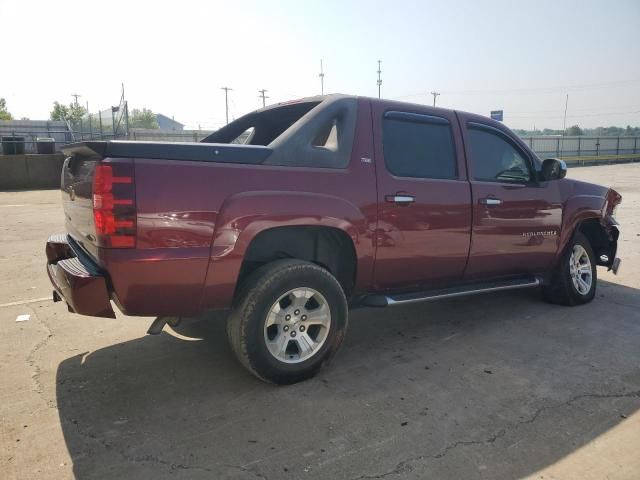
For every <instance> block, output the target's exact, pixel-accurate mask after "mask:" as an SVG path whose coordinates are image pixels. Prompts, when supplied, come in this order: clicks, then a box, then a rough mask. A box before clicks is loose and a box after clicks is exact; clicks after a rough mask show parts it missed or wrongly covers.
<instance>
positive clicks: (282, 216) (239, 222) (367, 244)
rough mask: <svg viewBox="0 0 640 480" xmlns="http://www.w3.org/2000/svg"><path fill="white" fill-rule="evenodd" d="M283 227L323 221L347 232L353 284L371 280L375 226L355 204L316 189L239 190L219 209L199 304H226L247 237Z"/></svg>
mask: <svg viewBox="0 0 640 480" xmlns="http://www.w3.org/2000/svg"><path fill="white" fill-rule="evenodd" d="M287 226H325V227H333V228H338V229H340V230H342V231H344V232H346V233H347V235H349V237H350V238H351V239H352V241H353V245H354V247H355V251H356V258H357V261H358V268H357V278H356V286H358V287H360V286H363V285H366V284H367V283H368V282H369V281H370V279H371V274H372V268H373V253H374V248H373V228H372V226H370V225H368V224H367V221H366V218H365V216H364V215H363V213H362V212H361V211H360V209H359V208H358V207H356V206H355V205H353V204H352V203H350V202H348V201H346V200H344V199H342V198H339V197H335V196H332V195H325V194H319V193H310V192H295V191H293V192H291V191H289V192H282V191H253V192H242V193H238V194H236V195H233V196H231V197H229V198H228V199H227V200H226V201H225V202H224V204H223V205H222V207H221V209H220V212H219V214H218V217H217V222H216V228H215V232H214V235H213V242H212V245H211V253H210V258H209V266H208V270H207V276H206V279H205V284H204V288H203V293H202V301H201V304H202V306H203V308H205V309H206V308H227V307H229V306H230V305H231V302H232V299H233V294H234V291H235V287H236V281H237V279H238V276H239V274H240V267H241V266H242V260H243V258H244V255H245V253H246V251H247V248H248V247H249V245H250V243H251V241H252V240H253V239H254V238H255V237H256V235H258V234H259V233H261V232H263V231H265V230H268V229H270V228H275V227H287Z"/></svg>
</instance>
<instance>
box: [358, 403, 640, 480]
mask: <svg viewBox="0 0 640 480" xmlns="http://www.w3.org/2000/svg"><path fill="white" fill-rule="evenodd" d="M605 398H606V399H609V398H640V390H635V391H632V392H625V393H610V394H607V393H586V394H581V395H576V396H574V397H571V398H569V399H568V400H567V401H565V402H561V403H558V404H555V405H546V406H543V407H540V408H538V409H537V410H536V411H535V412H534V413H533V415H532V416H531V417H530V418H528V419H527V420H522V421H520V422H516V423H515V424H511V425H510V426H507V427H506V428H503V429H501V430H499V431H498V432H497V433H495V434H493V435H492V436H490V437H488V438H486V439H484V440H458V441H456V442H453V443H451V444H449V445H447V446H445V447H444V449H442V450H441V451H440V452H438V453H436V454H433V455H418V456H415V457H410V458H408V459H406V460H402V461H401V462H399V463H397V464H396V466H395V467H394V468H393V469H391V470H388V471H386V472H384V473H380V474H377V475H376V474H372V475H360V476H358V477H353V479H352V480H365V479H376V478H385V477H388V476H391V475H400V474H402V473H408V472H411V471H413V469H414V467H413V466H412V465H411V464H412V463H414V462H418V461H420V460H427V459H435V460H438V459H441V458H444V457H445V456H446V455H447V454H448V453H449V452H450V451H452V450H455V449H456V448H458V447H466V446H470V445H491V444H493V443H495V442H496V441H497V440H498V439H499V438H502V437H504V436H505V435H506V434H507V431H508V430H509V429H510V428H511V427H512V428H513V429H518V427H520V426H521V425H528V424H532V423H534V422H535V421H536V420H537V419H538V418H539V417H540V415H541V414H542V413H543V412H545V411H547V410H552V409H555V408H561V407H564V406H567V405H571V404H573V403H575V402H577V401H579V400H583V399H605Z"/></svg>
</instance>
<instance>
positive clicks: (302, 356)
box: [227, 260, 347, 384]
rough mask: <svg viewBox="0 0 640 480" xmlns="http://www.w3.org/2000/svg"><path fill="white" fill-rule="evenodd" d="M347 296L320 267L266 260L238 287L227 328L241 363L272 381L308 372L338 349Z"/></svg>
mask: <svg viewBox="0 0 640 480" xmlns="http://www.w3.org/2000/svg"><path fill="white" fill-rule="evenodd" d="M346 327H347V301H346V298H345V295H344V292H343V291H342V287H341V286H340V284H339V283H338V281H337V280H336V279H335V277H333V275H331V273H329V272H328V271H327V270H325V269H324V268H321V267H319V266H318V265H315V264H313V263H310V262H304V261H299V260H279V261H276V262H271V263H269V264H267V265H265V266H263V267H261V268H259V269H258V270H256V271H255V272H254V273H253V274H251V275H250V276H249V277H248V278H247V280H246V281H245V282H243V284H242V285H241V287H240V290H239V292H238V295H237V298H236V302H235V305H234V308H233V310H232V312H231V315H230V316H229V320H228V323H227V332H228V335H229V341H230V343H231V346H232V348H233V350H234V352H235V354H236V356H237V357H238V358H239V359H240V361H241V362H242V364H243V365H244V366H245V367H246V368H247V369H248V370H249V371H250V372H251V373H253V374H254V375H256V376H257V377H259V378H261V379H262V380H266V381H269V382H273V383H278V384H290V383H295V382H299V381H301V380H305V379H307V378H310V377H312V376H313V375H315V374H316V372H317V371H318V370H319V369H320V367H322V365H323V364H324V363H325V362H326V361H327V360H329V359H330V358H331V357H332V356H333V355H334V354H335V352H336V351H337V350H338V348H339V346H340V344H341V343H342V340H343V338H344V334H345V330H346Z"/></svg>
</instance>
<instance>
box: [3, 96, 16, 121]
mask: <svg viewBox="0 0 640 480" xmlns="http://www.w3.org/2000/svg"><path fill="white" fill-rule="evenodd" d="M0 120H13V117H12V116H11V114H10V113H9V110H7V101H6V100H5V99H4V98H0Z"/></svg>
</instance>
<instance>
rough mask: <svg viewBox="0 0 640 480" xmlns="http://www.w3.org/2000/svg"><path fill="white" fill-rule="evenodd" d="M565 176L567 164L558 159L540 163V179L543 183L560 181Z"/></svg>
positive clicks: (549, 159) (548, 159)
mask: <svg viewBox="0 0 640 480" xmlns="http://www.w3.org/2000/svg"><path fill="white" fill-rule="evenodd" d="M566 175H567V164H566V163H564V160H560V159H558V158H547V159H546V160H545V161H544V162H542V170H541V171H540V179H541V180H543V181H549V180H560V179H561V178H564V177H565V176H566Z"/></svg>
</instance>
